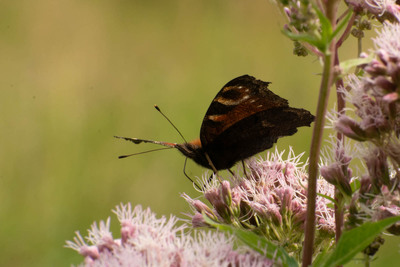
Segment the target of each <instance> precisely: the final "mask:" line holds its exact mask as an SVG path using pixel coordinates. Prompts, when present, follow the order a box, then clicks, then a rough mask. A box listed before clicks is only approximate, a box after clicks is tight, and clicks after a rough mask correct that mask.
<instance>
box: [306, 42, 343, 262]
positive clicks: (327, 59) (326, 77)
mask: <svg viewBox="0 0 400 267" xmlns="http://www.w3.org/2000/svg"><path fill="white" fill-rule="evenodd" d="M333 43H334V42H333ZM330 51H332V52H333V54H334V53H335V49H330ZM332 56H334V55H332V53H329V52H327V53H326V54H325V55H324V69H323V73H322V80H321V86H320V91H319V99H318V106H317V112H316V118H315V124H314V129H313V136H312V141H311V148H310V164H309V169H308V187H307V215H306V224H305V238H304V249H303V261H302V265H303V267H306V266H309V265H311V262H312V255H313V245H314V235H315V202H316V196H317V177H318V161H319V155H320V147H321V142H322V135H323V130H324V125H325V115H326V109H327V106H328V99H329V92H330V88H331V85H332V82H333V71H332V68H333V62H334V61H333V60H332Z"/></svg>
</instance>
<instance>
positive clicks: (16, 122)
mask: <svg viewBox="0 0 400 267" xmlns="http://www.w3.org/2000/svg"><path fill="white" fill-rule="evenodd" d="M284 23H285V20H284V19H283V18H282V17H281V16H280V14H279V11H278V9H277V8H276V7H275V6H274V4H273V3H271V2H269V1H265V0H253V1H239V0H235V1H232V0H218V1H216V0H204V1H199V0H172V1H161V0H160V1H144V0H143V1H138V0H135V1H134V0H130V1H128V0H114V1H106V0H97V1H90V0H88V1H81V0H80V1H78V0H58V1H52V0H36V1H30V0H25V1H24V0H19V1H1V2H0V73H1V74H0V75H1V79H0V85H1V89H0V101H1V102H0V111H1V116H0V123H1V131H0V144H1V147H0V149H1V152H0V164H1V166H0V170H1V171H0V203H1V204H0V224H1V230H0V259H1V260H0V265H1V266H70V264H71V263H73V264H76V263H79V262H81V261H82V258H81V257H80V256H79V255H78V254H77V253H76V252H74V251H72V250H70V249H66V248H63V245H64V244H65V240H71V239H72V238H73V236H74V231H76V230H80V232H81V233H82V234H86V230H87V229H88V228H89V226H90V224H91V223H92V222H93V221H99V220H101V219H106V218H107V217H108V216H112V225H113V228H112V229H113V231H114V233H115V234H114V235H115V236H118V229H119V228H118V223H117V220H116V218H115V216H113V215H112V214H111V209H113V208H114V207H115V206H116V205H117V204H118V203H120V202H124V203H126V202H131V203H132V204H133V205H136V204H142V205H143V206H144V207H147V206H150V207H151V208H152V210H153V211H155V212H156V213H157V214H158V215H160V216H161V215H163V214H164V215H169V214H175V215H177V216H179V217H184V215H182V213H185V212H188V211H189V209H188V206H187V205H186V203H185V201H184V200H183V199H182V198H181V197H180V193H182V192H187V193H189V194H190V195H191V196H192V197H195V196H197V195H198V193H197V192H196V191H195V190H194V189H193V187H192V186H191V184H190V183H189V182H188V181H187V179H186V178H185V177H184V175H183V173H182V168H183V162H184V157H183V156H181V155H180V154H179V153H178V152H176V151H171V150H170V151H162V152H156V153H150V154H146V155H140V156H136V157H134V158H128V159H124V160H118V159H117V156H118V155H121V154H128V153H134V152H140V151H144V150H148V149H151V148H154V146H151V145H142V146H135V145H134V144H132V143H128V142H124V141H121V140H116V139H114V138H113V135H123V136H130V137H139V138H147V139H155V140H162V141H170V142H180V141H181V139H180V137H179V136H178V134H177V133H176V132H175V131H174V129H173V128H172V127H171V126H170V125H169V124H168V123H167V122H166V120H165V119H164V118H162V116H161V115H160V114H158V113H157V112H156V111H155V110H154V108H153V105H154V104H158V105H159V106H160V107H161V108H162V110H163V111H164V112H165V113H166V114H168V116H169V117H170V119H171V120H172V121H173V122H174V123H175V124H176V125H177V127H178V128H179V129H180V130H181V132H182V133H183V134H184V136H185V137H186V138H187V139H194V138H197V137H198V135H199V130H200V125H201V121H202V118H203V116H204V114H205V112H206V110H207V108H208V105H209V104H210V103H211V100H212V98H213V97H214V96H215V95H216V93H217V92H218V91H219V90H220V89H221V87H222V86H223V85H224V84H225V83H226V82H228V81H229V80H231V79H232V78H235V77H237V76H239V75H242V74H250V75H253V76H256V77H257V78H259V79H262V80H266V81H270V82H272V85H271V86H270V88H271V89H272V90H273V91H274V92H275V93H277V94H279V95H281V96H282V97H284V98H286V99H288V100H289V102H290V104H291V105H292V106H294V107H303V108H306V109H309V110H311V111H312V112H314V111H315V108H316V101H317V97H318V85H319V76H318V73H319V72H320V64H319V62H318V60H316V59H315V58H314V57H307V58H298V57H295V56H293V55H292V43H291V41H289V40H288V39H287V38H285V37H284V36H283V35H282V34H281V32H280V31H281V28H282V26H283V25H284ZM349 43H350V44H349V45H348V47H347V50H346V51H348V52H345V53H347V54H346V55H344V56H354V54H355V52H354V51H355V50H354V47H355V41H354V40H352V41H349ZM310 137H311V128H301V129H300V130H299V132H298V133H297V134H296V135H295V136H292V137H286V138H283V139H281V140H280V141H279V143H278V147H279V148H281V149H287V148H288V146H290V145H291V146H293V147H294V150H295V151H296V152H297V153H300V152H302V151H308V149H309V144H310ZM203 171H204V169H201V168H199V167H197V166H195V164H194V163H189V164H188V166H187V172H188V173H189V174H190V175H191V176H192V177H194V176H201V175H202V173H203ZM388 243H389V245H385V247H384V249H383V250H382V251H381V252H380V254H379V256H380V260H381V261H378V262H376V263H374V266H378V264H386V266H388V265H387V264H389V265H390V262H389V261H388V260H396V259H395V258H396V257H397V260H398V259H399V256H398V255H399V254H398V253H397V251H398V250H399V247H398V242H395V240H394V239H392V241H391V242H388ZM390 244H392V245H390Z"/></svg>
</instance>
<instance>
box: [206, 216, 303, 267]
mask: <svg viewBox="0 0 400 267" xmlns="http://www.w3.org/2000/svg"><path fill="white" fill-rule="evenodd" d="M203 218H204V220H205V221H206V223H208V224H210V225H211V226H213V227H215V228H217V229H218V230H220V231H224V232H228V233H231V234H234V235H235V236H236V237H237V238H238V239H240V240H241V241H242V242H243V243H245V244H246V245H248V246H249V247H250V248H252V249H253V250H255V251H257V252H258V253H260V254H261V255H264V256H265V257H267V258H268V259H271V260H275V261H276V260H277V259H280V260H282V265H283V266H288V267H298V264H297V262H296V260H295V259H294V258H293V257H291V256H289V254H288V253H287V252H286V251H285V250H284V249H283V248H281V247H279V246H277V245H275V244H274V243H272V242H270V241H268V240H266V239H265V238H264V237H262V236H258V235H257V234H255V233H253V232H251V231H248V230H243V229H239V228H235V227H233V226H231V225H226V224H219V223H217V222H215V221H213V220H211V219H210V218H209V217H207V216H205V215H203Z"/></svg>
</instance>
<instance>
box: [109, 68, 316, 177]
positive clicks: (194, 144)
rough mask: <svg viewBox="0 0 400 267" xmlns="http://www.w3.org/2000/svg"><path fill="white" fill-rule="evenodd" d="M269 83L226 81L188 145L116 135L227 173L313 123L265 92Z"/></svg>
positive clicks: (305, 113)
mask: <svg viewBox="0 0 400 267" xmlns="http://www.w3.org/2000/svg"><path fill="white" fill-rule="evenodd" d="M269 84H270V83H269V82H264V81H261V80H257V79H256V78H254V77H252V76H249V75H243V76H240V77H237V78H235V79H233V80H231V81H230V82H228V83H227V84H226V85H225V86H224V87H222V89H221V90H220V91H219V92H218V94H217V95H216V96H215V97H214V99H213V101H212V102H211V104H210V107H209V108H208V110H207V112H206V115H205V116H204V119H203V123H202V125H201V128H200V138H199V139H196V140H193V141H191V142H186V141H185V142H184V143H168V142H160V141H153V140H146V139H139V138H129V137H120V136H115V137H116V138H122V139H125V140H127V141H131V142H133V143H135V144H140V143H142V142H143V143H153V144H158V145H163V146H166V147H169V148H176V149H177V150H179V151H180V152H181V153H182V154H183V155H184V156H185V157H187V158H190V159H192V160H193V161H195V162H196V163H197V164H199V165H201V166H203V167H205V168H208V169H211V170H213V172H214V173H217V172H218V171H219V170H224V169H230V168H231V167H233V166H234V165H235V164H236V163H237V162H238V161H243V160H245V159H247V158H249V157H251V156H253V155H255V154H257V153H259V152H262V151H264V150H266V149H269V148H271V147H272V146H273V144H274V143H276V142H277V140H278V138H280V137H283V136H289V135H293V134H294V133H296V132H297V128H298V127H301V126H310V124H311V122H313V121H314V116H313V115H312V114H311V113H310V112H309V111H307V110H305V109H299V108H292V107H289V103H288V101H287V100H286V99H284V98H282V97H280V96H278V95H276V94H274V93H273V92H272V91H271V90H269V89H268V85H269ZM156 108H157V107H156ZM160 112H161V111H160ZM174 127H175V126H174ZM178 132H179V131H178ZM121 157H126V156H121ZM189 179H190V178H189Z"/></svg>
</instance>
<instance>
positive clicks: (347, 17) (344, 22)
mask: <svg viewBox="0 0 400 267" xmlns="http://www.w3.org/2000/svg"><path fill="white" fill-rule="evenodd" d="M352 15H353V10H352V9H349V13H347V15H346V17H344V19H343V20H342V21H341V22H340V23H339V24H338V25H337V26H336V29H335V31H334V32H333V33H332V38H334V37H335V36H336V35H338V34H339V32H340V31H341V30H342V29H343V28H344V26H345V25H346V24H347V22H348V21H349V20H350V18H351V16H352Z"/></svg>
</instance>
